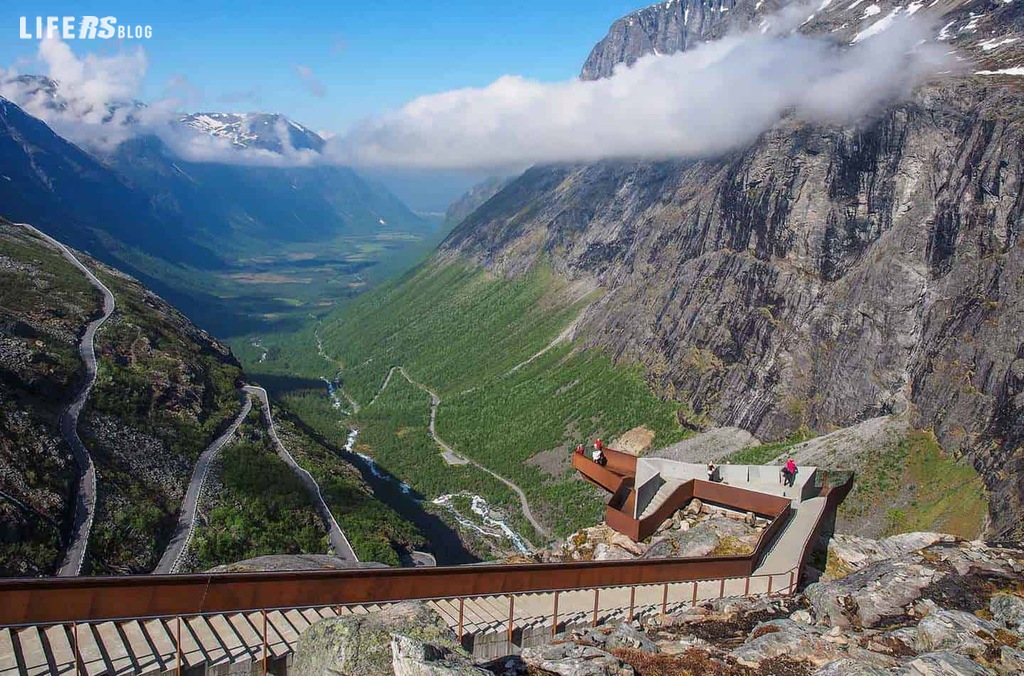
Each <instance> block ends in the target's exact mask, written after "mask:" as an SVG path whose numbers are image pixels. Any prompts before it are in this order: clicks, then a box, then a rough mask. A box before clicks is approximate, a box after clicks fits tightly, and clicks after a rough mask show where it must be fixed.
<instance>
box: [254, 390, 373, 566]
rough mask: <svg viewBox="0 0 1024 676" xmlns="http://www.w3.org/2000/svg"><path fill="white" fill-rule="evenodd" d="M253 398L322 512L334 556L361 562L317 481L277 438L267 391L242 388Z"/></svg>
mask: <svg viewBox="0 0 1024 676" xmlns="http://www.w3.org/2000/svg"><path fill="white" fill-rule="evenodd" d="M242 389H243V390H245V391H246V393H248V394H249V395H251V396H255V397H257V398H258V399H259V400H260V403H261V405H262V407H263V415H264V417H265V418H266V421H267V431H268V432H269V433H270V439H271V441H273V442H274V447H275V448H276V449H277V453H278V455H279V456H281V459H282V460H284V461H285V463H287V464H288V466H289V467H291V469H292V471H293V472H295V475H296V476H298V477H299V480H301V481H302V484H303V485H304V486H305V487H306V490H307V491H308V492H309V494H310V496H311V497H312V498H313V501H314V502H315V503H316V505H317V510H318V511H319V512H320V516H321V517H322V518H323V519H324V521H325V522H326V523H327V526H328V535H329V536H330V540H331V548H332V549H334V555H335V556H337V557H338V558H341V559H345V560H346V561H359V558H358V557H356V553H355V551H353V550H352V545H351V544H350V543H349V541H348V538H347V537H345V533H344V531H342V530H341V526H339V525H338V521H337V520H336V519H335V518H334V514H332V513H331V510H330V508H329V507H328V506H327V503H326V502H325V501H324V496H323V493H321V492H320V485H319V484H317V482H316V479H314V478H313V475H312V474H310V473H309V472H307V471H306V470H305V469H303V468H302V467H301V466H300V465H299V463H297V462H295V458H293V457H292V454H291V453H289V452H288V449H286V448H285V447H284V444H282V443H281V439H280V438H278V436H277V427H276V426H275V425H274V418H273V416H272V415H271V413H270V398H269V397H268V396H267V391H266V390H265V389H263V388H262V387H258V386H256V385H246V386H245V387H243V388H242Z"/></svg>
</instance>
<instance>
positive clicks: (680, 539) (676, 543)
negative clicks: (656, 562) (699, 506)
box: [643, 521, 718, 559]
mask: <svg viewBox="0 0 1024 676" xmlns="http://www.w3.org/2000/svg"><path fill="white" fill-rule="evenodd" d="M708 523H709V522H707V521H704V522H701V523H699V524H697V525H696V526H694V527H693V528H691V529H689V530H686V531H683V530H674V531H672V532H671V533H669V534H667V535H666V536H665V538H664V539H662V540H660V541H658V542H656V543H655V544H653V545H651V547H650V548H649V549H648V550H647V551H646V552H645V553H644V555H643V558H645V559H662V558H672V557H700V556H707V555H708V554H710V553H711V552H713V551H714V550H715V547H717V546H718V533H717V532H716V531H715V529H714V528H712V527H710V526H709V525H707V524H708Z"/></svg>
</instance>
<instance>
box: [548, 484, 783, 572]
mask: <svg viewBox="0 0 1024 676" xmlns="http://www.w3.org/2000/svg"><path fill="white" fill-rule="evenodd" d="M767 524H768V521H767V520H765V519H762V518H759V517H756V516H755V515H754V514H750V513H748V514H741V513H737V512H726V511H723V510H719V509H715V508H709V507H708V506H706V505H704V504H703V503H702V502H701V501H700V500H699V499H694V500H691V501H690V503H689V504H687V505H686V507H684V508H683V509H681V510H678V511H677V512H676V513H675V514H673V515H672V518H670V519H666V520H665V523H663V524H662V526H661V528H659V529H658V531H657V532H656V533H655V534H654V535H652V536H651V537H649V538H647V539H646V540H644V541H642V542H633V541H632V540H631V539H629V538H628V537H626V536H625V535H623V534H622V533H619V532H617V531H615V530H612V529H611V528H609V527H608V526H607V525H605V524H603V523H602V524H600V525H597V526H593V527H591V528H584V529H582V530H580V531H577V532H576V533H573V534H572V535H570V536H569V537H568V538H567V539H566V541H565V542H564V543H563V544H562V545H559V546H557V547H554V548H552V549H548V550H544V551H542V552H539V553H538V557H539V559H540V560H541V561H546V562H561V561H614V560H625V559H633V558H661V557H668V556H729V555H737V556H739V555H743V554H749V553H750V552H752V551H753V550H754V547H755V546H756V545H757V539H758V538H759V537H760V536H761V531H763V530H764V528H765V526H766V525H767Z"/></svg>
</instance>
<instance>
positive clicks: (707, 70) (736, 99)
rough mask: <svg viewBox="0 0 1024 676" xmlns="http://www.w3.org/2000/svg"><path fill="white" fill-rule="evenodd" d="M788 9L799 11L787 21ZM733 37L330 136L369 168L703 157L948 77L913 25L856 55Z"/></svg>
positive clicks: (466, 96) (801, 42)
mask: <svg viewBox="0 0 1024 676" xmlns="http://www.w3.org/2000/svg"><path fill="white" fill-rule="evenodd" d="M791 13H792V12H791ZM772 23H773V26H774V27H775V30H774V31H773V32H772V33H769V34H766V35H761V34H759V33H755V32H751V33H746V34H742V35H734V36H730V37H726V38H724V39H722V40H719V41H716V42H712V43H708V44H704V45H701V46H699V47H697V48H696V49H693V50H692V51H687V52H683V53H679V54H673V55H670V56H649V57H646V58H643V59H641V60H639V61H638V62H637V63H636V64H635V65H634V66H633V67H632V68H626V67H620V68H618V69H617V70H616V71H615V73H614V75H613V76H612V77H610V78H607V79H604V80H598V81H593V82H587V81H579V80H573V81H569V82H560V83H553V84H551V83H541V82H537V81H534V80H529V79H526V78H522V77H516V76H506V77H502V78H500V79H498V80H497V81H495V82H494V83H492V84H491V85H489V86H487V87H482V88H467V89H458V90H454V91H449V92H444V93H441V94H435V95H431V96H423V97H420V98H417V99H415V100H413V101H411V102H409V103H408V104H406V105H405V106H403V107H402V108H400V109H398V110H396V111H393V112H391V113H388V114H386V115H382V116H380V117H377V118H374V119H370V120H368V121H366V122H364V123H362V124H360V125H358V126H357V127H356V128H355V129H354V130H353V131H352V132H350V133H349V134H347V135H344V136H342V137H338V138H336V139H333V140H332V141H331V142H330V144H329V148H328V151H327V152H328V153H329V154H330V155H331V156H332V157H333V158H334V159H336V160H337V161H340V162H344V163H349V164H355V165H364V166H396V167H424V168H426V167H432V168H499V167H506V166H517V167H521V166H525V165H530V164H535V163H545V162H567V161H594V160H599V159H605V158H648V159H661V158H669V157H694V156H702V155H708V154H714V153H720V152H724V151H728V150H731V149H733V148H736V147H742V146H743V145H746V144H748V143H750V142H751V141H753V140H754V139H755V138H756V137H757V136H758V135H759V134H761V133H762V132H764V131H765V130H767V129H769V128H770V127H771V126H772V125H774V124H775V123H776V122H778V121H779V120H780V119H782V118H783V117H784V116H786V115H795V116H796V117H798V118H800V119H805V120H810V121H816V122H849V121H855V120H857V119H859V118H861V117H863V116H864V115H867V114H869V113H871V112H872V111H875V110H877V109H878V108H879V107H880V106H882V105H884V104H886V103H889V102H891V101H893V100H894V99H897V98H899V97H901V96H904V95H906V94H908V93H909V92H910V91H911V89H912V88H913V87H914V86H916V85H918V84H920V83H921V82H922V81H923V80H924V78H926V77H927V76H928V75H930V74H932V73H935V72H938V71H939V70H943V69H949V67H950V66H949V62H948V57H947V56H946V54H945V50H942V49H940V48H938V47H936V46H934V45H931V44H918V43H919V42H921V41H922V40H923V39H924V38H926V37H927V34H928V31H927V30H926V27H925V26H924V25H923V24H919V23H916V22H915V21H914V20H913V19H900V20H897V21H894V22H893V24H892V26H891V27H890V28H889V30H887V31H885V32H884V33H882V34H880V35H877V36H875V37H872V38H871V39H868V40H864V41H862V42H860V43H858V44H856V45H853V46H849V47H847V46H839V45H836V44H834V43H833V42H831V41H829V40H828V39H827V38H815V37H808V36H804V35H800V34H796V33H792V32H791V31H790V27H791V24H792V18H791V17H789V16H787V15H782V16H780V17H776V18H775V20H774V21H773V22H772Z"/></svg>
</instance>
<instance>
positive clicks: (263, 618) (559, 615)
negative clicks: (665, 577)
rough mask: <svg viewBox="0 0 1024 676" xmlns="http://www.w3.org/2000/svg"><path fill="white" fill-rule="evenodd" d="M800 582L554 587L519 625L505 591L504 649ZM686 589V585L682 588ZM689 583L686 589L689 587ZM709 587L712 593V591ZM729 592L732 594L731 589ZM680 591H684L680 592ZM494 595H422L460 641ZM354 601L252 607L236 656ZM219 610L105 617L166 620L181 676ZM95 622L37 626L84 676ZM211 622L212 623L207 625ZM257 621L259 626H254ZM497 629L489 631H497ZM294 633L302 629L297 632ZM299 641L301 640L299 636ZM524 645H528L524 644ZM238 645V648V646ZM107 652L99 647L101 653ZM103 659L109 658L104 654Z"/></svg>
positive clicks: (786, 590)
mask: <svg viewBox="0 0 1024 676" xmlns="http://www.w3.org/2000/svg"><path fill="white" fill-rule="evenodd" d="M798 582H799V576H798V574H797V570H796V568H793V569H790V570H788V571H783V572H781V573H774V574H764V575H750V576H739V577H732V576H727V577H717V576H715V577H708V578H701V579H695V580H689V581H685V582H663V583H660V584H658V585H650V584H633V585H600V586H594V587H589V588H585V589H573V590H562V589H554V590H551V592H550V595H551V605H550V606H549V608H550V611H549V612H544V613H543V614H541V615H537V614H533V615H530V616H529V617H526V618H519V619H518V625H517V618H516V612H515V611H516V603H517V599H521V598H523V597H525V596H527V595H528V594H532V593H533V592H523V593H512V594H503V595H501V596H504V597H505V598H506V599H507V603H508V606H507V607H508V614H507V621H506V624H505V626H504V628H503V633H504V638H505V641H504V648H505V650H506V654H508V653H511V652H512V650H513V648H514V647H515V637H516V633H517V630H519V634H520V643H521V644H522V643H525V641H526V635H525V631H524V630H525V629H526V625H530V626H532V627H534V628H543V627H547V629H546V630H541V631H536V632H534V635H533V636H532V638H533V639H534V640H535V641H536V642H543V641H544V640H547V637H549V636H550V637H553V636H555V635H557V634H558V633H559V632H560V631H564V630H565V629H567V628H569V627H570V626H577V627H578V626H580V625H581V624H584V625H589V626H595V627H596V626H599V625H600V624H601V623H602V622H603V621H606V620H608V619H613V618H617V617H618V616H620V615H621V614H623V613H624V618H625V620H626V621H627V622H633V621H634V620H636V619H638V618H639V617H642V616H646V615H649V614H651V613H660V614H662V615H664V614H667V613H668V612H669V609H670V607H671V608H672V609H678V608H679V607H680V606H686V605H689V606H691V607H692V606H696V605H697V604H698V603H701V602H706V601H709V600H713V599H722V598H725V597H727V596H740V595H743V596H747V595H750V594H764V595H768V596H773V595H790V594H792V593H793V592H794V591H795V590H796V587H797V584H798ZM741 583H742V591H740V584H741ZM672 587H676V588H677V590H676V591H677V593H676V594H675V595H674V596H675V598H674V599H673V600H671V601H670V588H672ZM679 587H682V589H678V588H679ZM687 587H688V588H687ZM709 589H710V593H709V591H708V590H709ZM624 590H628V592H629V601H628V603H622V604H615V603H613V604H612V606H611V607H604V608H602V606H601V599H602V598H603V597H604V595H606V594H609V593H616V592H617V593H619V594H622V592H623V591H624ZM727 590H728V593H727ZM573 592H577V593H589V592H592V593H593V598H594V601H593V604H592V605H591V606H590V607H589V608H588V609H587V610H586V611H582V610H580V609H579V602H578V599H577V603H576V609H575V610H569V611H566V610H565V608H564V606H563V607H562V608H561V609H560V607H559V606H560V602H561V600H562V599H563V598H564V595H565V594H569V593H573ZM679 592H682V593H679ZM652 594H654V595H655V597H656V599H655V601H654V602H653V603H652V602H651V601H650V598H651V596H652ZM638 595H643V596H646V597H647V601H646V602H645V601H644V600H642V599H641V600H639V601H638ZM484 597H488V598H493V596H491V595H476V594H474V595H469V596H448V595H441V596H430V597H423V598H421V599H420V600H422V601H447V602H450V603H451V605H452V607H457V608H458V612H457V616H452V617H451V620H454V624H455V627H454V631H455V633H456V636H457V637H458V640H459V641H460V643H463V644H464V645H465V642H466V641H467V639H470V640H471V639H473V638H474V636H479V635H480V633H479V632H468V631H467V630H466V625H467V613H466V603H467V602H469V601H473V600H477V599H480V598H484ZM351 605H353V604H331V603H319V604H310V605H304V606H286V607H281V608H258V609H252V610H250V611H249V612H255V613H259V615H258V622H252V621H251V619H250V623H251V626H252V628H253V629H255V630H256V631H255V635H256V637H257V638H258V642H256V643H252V642H249V641H243V645H242V646H241V649H242V651H243V652H244V656H236V660H237V659H240V660H247V661H253V662H257V661H258V663H259V664H260V669H261V671H262V673H263V674H268V673H270V661H271V659H277V658H276V657H274V656H273V655H272V649H271V648H272V646H275V647H276V646H278V645H279V644H281V643H283V644H285V646H286V649H283V650H281V651H280V652H284V653H287V652H290V651H291V650H292V644H293V643H294V641H288V640H287V639H285V638H284V636H283V635H282V633H281V632H280V631H279V630H278V629H277V628H275V627H273V626H272V625H271V623H269V622H268V614H270V613H273V612H274V611H284V612H287V611H291V610H309V609H317V608H319V609H324V608H330V609H331V610H333V611H334V613H335V614H337V615H341V614H343V613H342V612H341V611H342V609H343V608H346V607H349V606H351ZM217 614H221V613H214V612H203V613H186V614H174V615H150V616H132V617H124V618H120V620H113V619H112V618H105V619H104V621H146V620H154V619H157V620H162V621H164V622H166V623H167V625H166V626H167V630H168V633H169V634H170V639H171V643H172V644H173V654H172V655H166V653H162V652H160V650H159V648H154V650H155V652H154V656H155V657H156V659H157V660H158V661H160V662H161V663H163V664H167V663H168V662H169V665H170V669H173V670H174V672H175V673H176V674H178V675H179V676H180V674H181V673H182V671H183V669H185V668H186V667H190V666H193V665H187V664H186V658H185V656H186V655H187V654H190V653H192V652H195V650H189V649H188V647H187V646H186V642H185V641H184V640H183V638H182V624H185V626H186V631H187V633H189V634H191V635H192V638H191V642H192V643H194V644H196V645H197V650H198V651H200V652H203V648H202V643H201V641H200V640H199V639H198V637H197V635H196V634H195V631H194V629H193V628H192V626H191V624H190V620H193V619H195V618H198V617H210V616H212V615H217ZM92 624H94V623H93V622H88V623H87V622H70V623H68V622H56V623H38V624H37V625H36V626H40V627H41V626H54V625H63V626H64V627H66V629H67V631H68V633H69V635H70V643H71V652H72V655H73V658H72V659H73V668H74V673H75V674H85V673H87V672H89V671H90V670H89V669H88V668H87V664H86V660H85V658H84V656H83V650H82V646H83V641H82V638H81V637H80V631H86V632H89V633H90V635H94V634H96V635H98V634H97V632H95V631H94V630H93V629H92V627H91V626H87V625H92ZM207 624H209V623H207ZM257 624H258V625H259V626H258V628H257V626H256V625H257ZM494 629H495V631H497V632H501V631H502V630H501V629H498V628H497V627H495V628H494ZM271 631H273V633H274V634H276V635H277V638H276V639H274V638H271ZM495 631H492V632H490V633H491V634H492V635H495ZM296 633H299V632H298V631H297V632H296ZM295 640H297V638H296V639H295ZM520 647H525V646H522V645H521V646H520ZM236 649H237V648H236ZM102 652H103V651H102V650H101V653H102ZM100 659H105V658H103V657H102V654H101V656H100ZM65 665H66V663H57V664H56V666H57V667H58V668H60V667H63V666H65Z"/></svg>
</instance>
